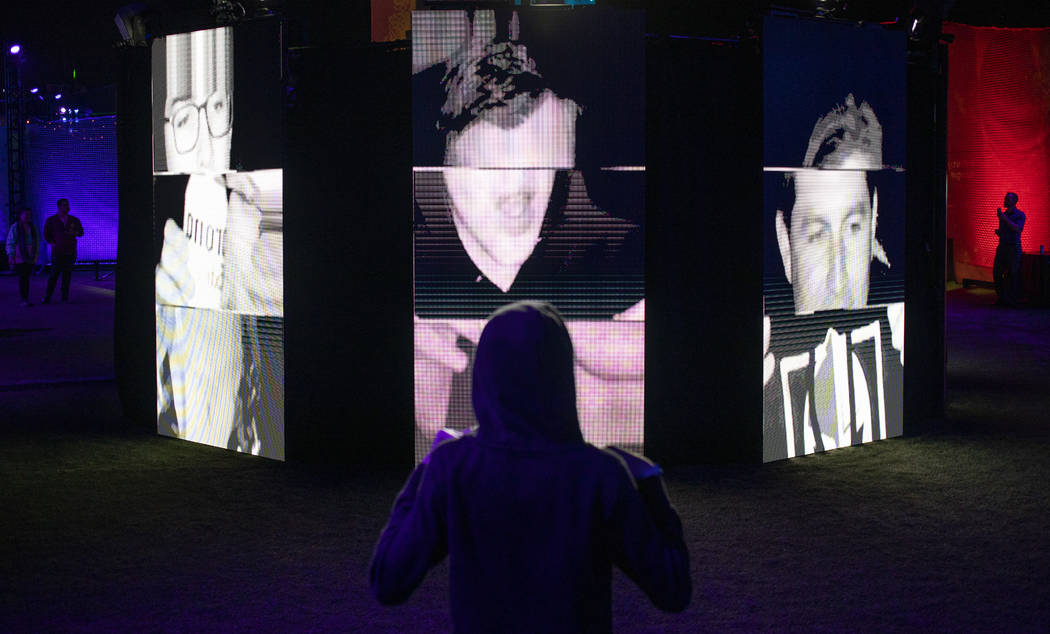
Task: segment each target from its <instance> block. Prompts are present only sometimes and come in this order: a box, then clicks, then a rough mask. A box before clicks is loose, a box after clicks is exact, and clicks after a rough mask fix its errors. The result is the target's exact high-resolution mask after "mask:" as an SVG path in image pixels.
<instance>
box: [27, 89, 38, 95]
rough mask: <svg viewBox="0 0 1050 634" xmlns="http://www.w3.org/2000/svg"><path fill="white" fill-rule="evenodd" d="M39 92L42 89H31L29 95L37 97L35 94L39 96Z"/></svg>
mask: <svg viewBox="0 0 1050 634" xmlns="http://www.w3.org/2000/svg"><path fill="white" fill-rule="evenodd" d="M38 92H40V89H39V88H30V89H29V94H31V95H35V94H37V93H38Z"/></svg>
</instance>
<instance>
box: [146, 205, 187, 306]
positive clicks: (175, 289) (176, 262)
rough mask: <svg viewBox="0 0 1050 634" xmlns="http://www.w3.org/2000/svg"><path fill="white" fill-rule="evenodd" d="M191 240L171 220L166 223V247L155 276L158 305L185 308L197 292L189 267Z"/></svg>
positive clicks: (162, 250) (163, 248)
mask: <svg viewBox="0 0 1050 634" xmlns="http://www.w3.org/2000/svg"><path fill="white" fill-rule="evenodd" d="M188 259H189V239H188V238H187V237H186V234H185V233H183V232H182V229H180V228H179V225H178V224H176V223H175V221H174V220H172V219H171V218H169V219H168V220H167V221H166V222H165V223H164V246H163V247H162V248H161V252H160V263H159V264H157V268H156V271H155V275H154V280H155V282H156V301H157V303H158V304H168V305H171V306H185V305H187V304H188V303H189V301H190V298H192V297H193V294H194V292H195V285H194V281H193V275H192V274H191V273H190V270H189V268H188V266H187V263H188Z"/></svg>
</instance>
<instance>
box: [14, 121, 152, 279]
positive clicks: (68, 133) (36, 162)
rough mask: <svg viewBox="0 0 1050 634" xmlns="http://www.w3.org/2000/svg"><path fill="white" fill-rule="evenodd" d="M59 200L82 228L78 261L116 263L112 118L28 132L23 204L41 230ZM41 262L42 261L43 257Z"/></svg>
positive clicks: (42, 125)
mask: <svg viewBox="0 0 1050 634" xmlns="http://www.w3.org/2000/svg"><path fill="white" fill-rule="evenodd" d="M59 198H68V199H69V213H71V214H73V215H74V216H76V217H77V218H79V219H80V221H81V223H83V225H84V237H82V238H80V239H79V240H77V260H78V261H80V262H85V261H90V260H115V259H117V227H118V221H117V215H118V214H117V134H116V121H115V117H98V118H94V119H82V120H80V121H77V122H75V123H63V122H57V123H34V124H30V125H29V126H27V129H26V203H27V204H28V205H29V207H30V208H32V209H33V211H34V214H35V219H36V221H37V222H38V223H39V224H40V225H41V226H43V223H44V220H46V219H47V217H48V216H50V215H51V214H54V213H55V212H56V206H55V202H56V201H57V200H58V199H59ZM126 213H135V211H134V210H126ZM141 213H146V214H148V213H149V209H143V210H141ZM41 258H42V260H41V261H46V258H47V255H46V254H42V255H41Z"/></svg>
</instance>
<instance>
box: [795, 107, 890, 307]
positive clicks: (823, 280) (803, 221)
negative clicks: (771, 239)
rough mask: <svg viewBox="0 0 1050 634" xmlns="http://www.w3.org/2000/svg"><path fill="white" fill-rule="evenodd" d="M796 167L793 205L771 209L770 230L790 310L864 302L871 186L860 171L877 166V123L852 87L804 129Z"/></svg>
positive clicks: (877, 252) (873, 247)
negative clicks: (792, 306)
mask: <svg viewBox="0 0 1050 634" xmlns="http://www.w3.org/2000/svg"><path fill="white" fill-rule="evenodd" d="M803 165H804V167H803V169H800V170H797V171H795V172H794V173H793V174H792V175H791V176H790V180H791V184H792V185H793V187H794V195H795V196H794V205H792V207H791V210H790V215H789V214H788V213H787V212H785V211H784V210H778V211H777V216H776V237H777V245H778V247H779V249H780V256H781V258H782V260H783V265H784V274H785V276H786V277H787V279H788V282H789V283H790V284H791V288H792V291H793V294H794V299H795V313H796V314H799V315H804V314H810V313H813V312H816V311H819V310H835V309H846V310H851V309H856V308H864V307H865V306H867V305H868V288H869V276H870V271H871V263H872V258H873V256H875V257H877V258H878V259H880V260H883V261H885V255H884V253H883V252H882V249H881V247H880V246H879V245H878V243H877V241H876V240H875V227H876V221H877V217H878V193H877V192H876V191H874V190H872V191H869V187H868V177H867V172H868V171H869V170H879V169H881V168H882V129H881V127H880V126H879V121H878V118H877V117H876V116H875V113H874V111H873V110H872V109H871V106H869V105H868V104H867V103H865V102H861V104H860V105H859V106H858V105H857V104H856V101H855V99H854V97H853V95H852V94H850V95H847V96H846V99H845V101H844V102H843V104H842V105H841V106H835V107H834V108H833V109H832V110H831V111H830V112H829V113H828V114H827V115H825V116H824V117H821V118H820V119H819V120H818V121H817V124H816V126H814V129H813V134H812V136H811V137H810V141H809V147H808V148H807V151H806V155H805V158H804V161H803Z"/></svg>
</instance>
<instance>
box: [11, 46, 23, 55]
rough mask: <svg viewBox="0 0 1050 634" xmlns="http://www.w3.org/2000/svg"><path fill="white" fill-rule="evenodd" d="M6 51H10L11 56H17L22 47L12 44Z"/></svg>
mask: <svg viewBox="0 0 1050 634" xmlns="http://www.w3.org/2000/svg"><path fill="white" fill-rule="evenodd" d="M8 50H9V51H11V54H12V55H18V54H19V53H21V52H22V47H21V46H20V45H18V44H12V45H11V48H10V49H8Z"/></svg>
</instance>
